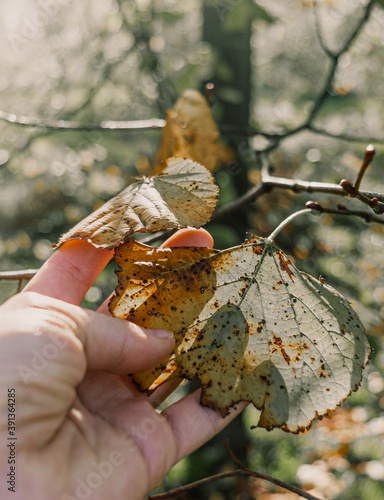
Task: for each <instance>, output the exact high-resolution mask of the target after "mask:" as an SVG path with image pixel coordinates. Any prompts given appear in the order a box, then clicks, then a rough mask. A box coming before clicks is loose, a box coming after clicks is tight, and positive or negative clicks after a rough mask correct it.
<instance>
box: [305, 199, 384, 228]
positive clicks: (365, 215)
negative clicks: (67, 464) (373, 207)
mask: <svg viewBox="0 0 384 500" xmlns="http://www.w3.org/2000/svg"><path fill="white" fill-rule="evenodd" d="M305 206H306V207H307V208H311V209H312V210H316V211H317V212H320V213H322V214H332V215H353V216H356V217H361V218H362V219H364V220H365V221H366V222H376V223H378V224H384V218H383V217H377V216H376V215H373V214H371V213H369V212H364V211H363V210H349V209H348V208H347V207H345V206H344V205H338V206H337V208H325V207H323V206H322V205H320V203H317V202H316V201H308V202H307V203H306V204H305Z"/></svg>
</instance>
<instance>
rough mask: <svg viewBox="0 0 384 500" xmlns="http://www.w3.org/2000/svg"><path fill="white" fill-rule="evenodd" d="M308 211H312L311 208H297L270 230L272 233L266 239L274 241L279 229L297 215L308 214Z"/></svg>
mask: <svg viewBox="0 0 384 500" xmlns="http://www.w3.org/2000/svg"><path fill="white" fill-rule="evenodd" d="M310 212H312V209H311V208H304V209H303V210H299V211H298V212H294V213H293V214H291V215H290V216H289V217H287V218H286V219H285V220H283V222H282V223H281V224H279V225H278V226H277V228H276V229H275V230H274V231H272V233H271V234H270V235H269V236H268V238H266V240H267V241H271V242H272V241H274V240H275V238H276V236H277V235H278V234H279V233H280V231H281V230H282V229H284V228H285V226H287V225H288V224H289V223H291V222H292V221H293V219H295V218H296V217H298V216H299V215H303V214H308V213H310Z"/></svg>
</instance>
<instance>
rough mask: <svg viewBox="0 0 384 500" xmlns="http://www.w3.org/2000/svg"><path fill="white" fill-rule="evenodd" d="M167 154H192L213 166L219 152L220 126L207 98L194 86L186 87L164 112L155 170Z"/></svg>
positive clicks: (192, 156)
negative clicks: (191, 87)
mask: <svg viewBox="0 0 384 500" xmlns="http://www.w3.org/2000/svg"><path fill="white" fill-rule="evenodd" d="M170 156H176V157H183V158H184V157H185V158H191V159H192V160H195V161H197V162H199V163H201V164H202V165H204V166H205V167H206V168H208V169H209V170H214V168H215V166H216V163H217V159H218V156H219V130H218V128H217V126H216V123H215V121H214V120H213V118H212V115H211V110H210V109H209V106H208V103H207V101H206V99H205V98H204V97H203V96H202V95H201V94H200V93H199V92H197V91H196V90H186V91H185V92H184V93H183V95H182V96H181V97H180V99H179V100H178V101H177V103H176V104H175V107H174V109H170V110H168V112H167V116H166V125H165V127H164V128H163V134H162V139H161V144H160V148H159V151H158V154H157V158H156V163H155V168H156V170H155V172H156V173H157V172H159V171H161V170H162V169H163V168H164V161H165V160H166V159H167V158H169V157H170Z"/></svg>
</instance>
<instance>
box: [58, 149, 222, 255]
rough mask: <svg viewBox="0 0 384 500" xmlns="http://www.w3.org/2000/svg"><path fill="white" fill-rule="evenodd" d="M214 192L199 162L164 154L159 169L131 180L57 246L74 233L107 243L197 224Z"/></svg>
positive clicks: (111, 244) (211, 202) (213, 201)
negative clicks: (132, 235) (166, 158)
mask: <svg viewBox="0 0 384 500" xmlns="http://www.w3.org/2000/svg"><path fill="white" fill-rule="evenodd" d="M217 194H218V188H217V186H216V185H215V184H214V183H213V177H212V175H211V174H210V173H209V172H208V170H207V169H206V168H205V167H203V166H202V165H199V164H198V163H196V162H193V161H192V160H189V159H183V158H170V159H168V161H167V167H166V168H165V169H164V171H163V172H162V173H161V174H159V175H156V176H154V177H143V178H141V179H138V180H136V181H135V182H133V184H131V185H129V186H128V187H127V188H125V189H124V190H123V191H122V192H121V193H119V194H118V195H117V196H115V197H114V198H112V199H111V200H109V201H107V203H105V204H104V205H103V206H102V207H100V208H99V209H98V210H96V211H95V212H93V213H92V214H91V215H89V216H88V217H86V218H85V219H83V220H82V221H81V222H79V223H78V224H77V225H76V226H75V227H74V228H73V229H71V230H70V231H69V232H67V233H66V234H64V235H63V236H62V237H61V238H60V241H59V243H58V245H57V246H60V245H62V244H63V243H65V242H66V241H68V240H71V239H76V238H77V239H83V240H89V241H90V242H92V243H93V244H94V245H95V246H97V247H100V248H113V247H114V246H116V245H118V244H119V243H121V242H122V241H124V240H126V239H127V238H128V237H129V236H130V235H131V234H132V233H134V232H136V231H139V232H152V231H160V230H162V229H172V228H181V227H186V226H193V227H199V226H202V225H203V224H205V223H207V222H208V221H209V219H210V218H211V215H212V213H213V211H214V209H215V207H216V203H217Z"/></svg>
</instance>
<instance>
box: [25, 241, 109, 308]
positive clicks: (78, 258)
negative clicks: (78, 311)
mask: <svg viewBox="0 0 384 500" xmlns="http://www.w3.org/2000/svg"><path fill="white" fill-rule="evenodd" d="M112 257H113V250H106V249H101V248H96V247H94V246H93V245H92V244H91V243H88V242H87V241H84V240H71V241H68V242H67V243H65V244H64V245H63V246H62V247H60V248H59V249H58V250H56V252H55V253H54V254H53V255H52V257H50V258H49V259H48V260H47V261H46V262H45V263H44V264H43V266H42V267H41V269H40V270H39V271H38V272H37V274H36V276H34V277H33V278H32V280H31V281H30V282H29V283H28V285H27V286H26V287H25V288H24V291H28V292H37V293H41V294H42V295H49V296H50V297H53V298H55V299H61V300H64V301H65V302H69V303H71V304H76V305H78V304H80V302H81V301H82V300H83V298H84V295H85V294H86V293H87V291H88V290H89V288H90V287H91V285H92V284H93V283H94V281H95V280H96V278H97V276H98V275H99V274H100V273H101V271H102V270H103V269H104V267H105V266H106V265H107V264H108V262H109V261H110V260H111V258H112Z"/></svg>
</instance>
